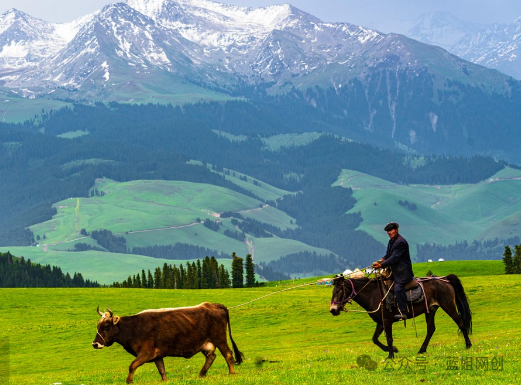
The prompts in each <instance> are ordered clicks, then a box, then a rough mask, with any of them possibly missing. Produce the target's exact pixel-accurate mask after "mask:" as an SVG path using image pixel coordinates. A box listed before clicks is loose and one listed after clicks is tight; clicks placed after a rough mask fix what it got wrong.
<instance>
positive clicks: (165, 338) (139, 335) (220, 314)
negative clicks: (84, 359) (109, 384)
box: [92, 302, 244, 384]
mask: <svg viewBox="0 0 521 385" xmlns="http://www.w3.org/2000/svg"><path fill="white" fill-rule="evenodd" d="M107 310H108V311H107V312H106V313H102V312H100V310H99V306H98V309H97V311H98V313H99V314H100V315H101V319H100V320H99V322H98V332H97V334H96V338H95V339H94V342H93V343H92V346H93V347H94V348H95V349H102V348H103V347H105V346H111V345H112V344H113V343H114V342H117V343H118V344H120V345H121V346H123V348H124V349H125V350H126V351H127V352H129V353H130V354H132V355H133V356H135V357H136V359H135V360H134V361H132V363H131V364H130V367H129V373H128V377H127V384H130V383H131V382H132V378H133V376H134V372H135V370H136V369H137V368H138V367H140V366H141V365H143V364H144V363H147V362H154V363H155V364H156V366H157V369H158V370H159V373H160V374H161V378H162V379H163V381H165V380H166V372H165V364H164V362H163V357H184V358H190V357H192V356H194V355H195V354H196V353H199V352H202V353H203V354H204V355H205V357H206V362H205V363H204V366H203V368H202V369H201V372H200V373H199V376H200V377H204V376H206V372H207V371H208V369H209V368H210V366H211V365H212V363H213V361H214V360H215V357H216V355H215V353H214V352H215V348H218V349H219V351H220V352H221V354H222V355H223V356H224V358H225V360H226V362H227V364H228V369H229V372H230V374H235V370H234V368H233V364H234V359H233V354H232V351H231V349H230V348H229V346H228V342H227V338H226V337H227V336H226V326H228V330H229V332H230V340H231V341H232V345H233V351H234V352H235V358H236V361H235V364H237V365H239V364H240V363H241V362H242V360H243V357H244V356H243V354H242V353H241V352H240V351H239V349H238V348H237V345H236V344H235V342H234V341H233V338H232V329H231V324H230V316H229V314H228V309H227V308H226V306H224V305H221V304H217V303H209V302H203V303H202V304H200V305H198V306H191V307H181V308H171V309H154V310H144V311H142V312H141V313H138V314H136V315H132V316H128V317H118V316H115V315H113V313H112V311H110V309H108V308H107Z"/></svg>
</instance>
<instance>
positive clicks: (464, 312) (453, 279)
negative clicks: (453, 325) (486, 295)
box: [446, 274, 472, 334]
mask: <svg viewBox="0 0 521 385" xmlns="http://www.w3.org/2000/svg"><path fill="white" fill-rule="evenodd" d="M446 278H447V279H448V280H449V282H450V284H451V285H452V287H453V288H454V292H455V293H456V307H457V309H458V314H459V315H460V317H461V319H462V320H463V327H464V329H465V331H466V332H467V334H472V312H471V311H470V306H469V301H468V298H467V294H465V290H464V289H463V285H462V284H461V281H460V279H459V278H458V277H457V276H456V275H455V274H449V275H447V277H446Z"/></svg>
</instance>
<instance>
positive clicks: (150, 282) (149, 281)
mask: <svg viewBox="0 0 521 385" xmlns="http://www.w3.org/2000/svg"><path fill="white" fill-rule="evenodd" d="M147 287H148V288H149V289H153V288H154V277H152V273H151V272H150V269H148V277H147Z"/></svg>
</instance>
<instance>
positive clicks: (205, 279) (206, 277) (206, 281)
mask: <svg viewBox="0 0 521 385" xmlns="http://www.w3.org/2000/svg"><path fill="white" fill-rule="evenodd" d="M211 287H212V270H211V264H210V258H208V256H206V257H205V258H204V259H203V276H202V282H201V289H210V288H211Z"/></svg>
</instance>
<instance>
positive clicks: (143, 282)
mask: <svg viewBox="0 0 521 385" xmlns="http://www.w3.org/2000/svg"><path fill="white" fill-rule="evenodd" d="M141 287H142V288H143V289H148V285H147V276H146V274H145V270H144V269H143V270H141Z"/></svg>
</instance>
